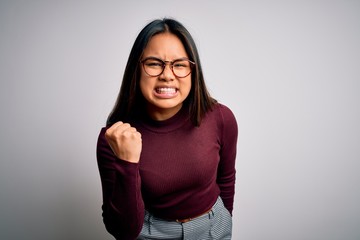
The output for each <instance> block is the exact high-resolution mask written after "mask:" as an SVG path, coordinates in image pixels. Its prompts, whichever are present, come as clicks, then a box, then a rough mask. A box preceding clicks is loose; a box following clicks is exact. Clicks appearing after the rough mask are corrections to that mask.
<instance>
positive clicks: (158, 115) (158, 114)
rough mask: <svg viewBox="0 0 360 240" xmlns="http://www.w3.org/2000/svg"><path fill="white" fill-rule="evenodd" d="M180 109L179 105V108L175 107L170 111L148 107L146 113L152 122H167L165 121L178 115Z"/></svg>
mask: <svg viewBox="0 0 360 240" xmlns="http://www.w3.org/2000/svg"><path fill="white" fill-rule="evenodd" d="M181 107H182V106H181V105H180V106H176V107H174V108H171V109H164V108H154V107H151V106H148V107H147V113H148V114H149V116H150V117H151V118H152V119H153V120H156V121H164V120H167V119H169V118H171V117H173V116H174V115H175V114H176V113H178V112H179V111H180V109H181Z"/></svg>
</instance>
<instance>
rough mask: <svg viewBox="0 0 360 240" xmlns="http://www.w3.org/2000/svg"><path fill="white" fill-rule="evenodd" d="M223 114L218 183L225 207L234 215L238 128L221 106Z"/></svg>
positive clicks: (226, 109) (233, 119)
mask: <svg viewBox="0 0 360 240" xmlns="http://www.w3.org/2000/svg"><path fill="white" fill-rule="evenodd" d="M220 113H221V126H222V127H221V128H220V129H222V133H221V150H220V162H219V167H218V175H217V183H218V185H219V187H220V196H221V198H222V200H223V202H224V205H225V207H226V208H227V209H228V210H229V212H230V214H232V210H233V203H234V194H235V173H236V170H235V159H236V147H237V137H238V128H237V122H236V119H235V117H234V115H233V113H232V112H231V111H230V109H228V108H227V107H225V106H220Z"/></svg>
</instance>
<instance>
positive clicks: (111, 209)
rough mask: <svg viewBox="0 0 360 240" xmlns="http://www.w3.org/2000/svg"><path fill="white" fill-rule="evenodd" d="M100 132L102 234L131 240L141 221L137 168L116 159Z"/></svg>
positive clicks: (98, 147)
mask: <svg viewBox="0 0 360 240" xmlns="http://www.w3.org/2000/svg"><path fill="white" fill-rule="evenodd" d="M105 131H106V129H105V128H103V129H102V130H101V132H100V134H99V138H98V142H97V151H96V154H97V162H98V167H99V173H100V178H101V186H102V194H103V205H102V211H103V212H102V216H103V222H104V224H105V227H106V230H107V231H108V232H109V233H110V234H112V235H113V236H114V237H115V238H116V239H124V240H133V239H136V238H137V236H138V235H139V233H140V231H141V229H142V225H143V221H144V203H143V200H142V196H141V180H140V174H139V164H138V163H130V162H126V161H123V160H120V159H118V158H117V157H116V156H115V155H114V154H113V152H112V150H111V148H110V146H109V144H108V143H107V141H106V139H105Z"/></svg>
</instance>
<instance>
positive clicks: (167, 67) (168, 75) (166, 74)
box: [159, 62, 175, 81]
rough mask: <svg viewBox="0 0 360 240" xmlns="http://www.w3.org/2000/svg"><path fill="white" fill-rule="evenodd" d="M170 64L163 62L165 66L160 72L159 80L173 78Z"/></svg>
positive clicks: (170, 79)
mask: <svg viewBox="0 0 360 240" xmlns="http://www.w3.org/2000/svg"><path fill="white" fill-rule="evenodd" d="M171 68H172V65H171V63H169V62H166V63H165V67H164V71H163V72H162V74H160V76H159V77H160V80H163V81H172V80H174V78H175V75H174V73H173V71H172V69H171Z"/></svg>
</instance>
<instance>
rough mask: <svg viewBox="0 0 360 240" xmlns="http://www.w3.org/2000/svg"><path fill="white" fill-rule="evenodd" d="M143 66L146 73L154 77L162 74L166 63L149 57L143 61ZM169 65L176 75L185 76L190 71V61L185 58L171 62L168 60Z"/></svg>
mask: <svg viewBox="0 0 360 240" xmlns="http://www.w3.org/2000/svg"><path fill="white" fill-rule="evenodd" d="M143 66H144V70H145V72H146V73H147V74H148V75H150V76H153V77H155V76H159V75H160V74H162V72H163V71H164V69H165V67H166V63H165V62H163V61H162V60H160V59H156V58H149V59H145V60H144V61H143ZM170 67H171V70H172V71H173V73H174V75H175V76H177V77H186V76H188V75H189V74H190V72H191V63H190V61H189V60H187V59H179V60H175V61H173V62H172V63H171V62H170Z"/></svg>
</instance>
